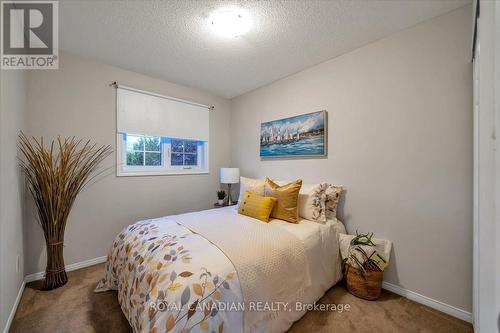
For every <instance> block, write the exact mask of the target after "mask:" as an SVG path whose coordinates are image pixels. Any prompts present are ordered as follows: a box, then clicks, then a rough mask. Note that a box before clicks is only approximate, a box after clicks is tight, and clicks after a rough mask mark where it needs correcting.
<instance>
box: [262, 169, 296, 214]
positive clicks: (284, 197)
mask: <svg viewBox="0 0 500 333" xmlns="http://www.w3.org/2000/svg"><path fill="white" fill-rule="evenodd" d="M301 186H302V179H298V180H296V181H294V182H292V183H290V184H286V185H283V186H279V185H278V184H276V183H275V182H273V181H272V180H271V179H269V178H266V185H265V186H264V194H265V195H266V196H268V197H274V198H276V199H278V201H277V202H276V205H274V208H273V210H272V212H271V217H275V218H277V219H281V220H285V221H287V222H292V223H298V222H299V209H298V201H299V191H300V187H301Z"/></svg>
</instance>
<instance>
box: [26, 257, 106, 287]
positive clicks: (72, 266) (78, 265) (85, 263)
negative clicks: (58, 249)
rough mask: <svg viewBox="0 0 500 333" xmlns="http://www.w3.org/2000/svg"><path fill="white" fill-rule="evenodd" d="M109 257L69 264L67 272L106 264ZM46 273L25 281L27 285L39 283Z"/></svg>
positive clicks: (35, 274) (39, 273)
mask: <svg viewBox="0 0 500 333" xmlns="http://www.w3.org/2000/svg"><path fill="white" fill-rule="evenodd" d="M106 258H107V256H102V257H97V258H93V259H89V260H84V261H80V262H75V263H74V264H69V265H66V272H71V271H74V270H77V269H80V268H85V267H89V266H93V265H97V264H102V263H103V262H106ZM44 274H45V272H38V273H34V274H30V275H26V277H25V278H24V281H25V282H26V283H29V282H33V281H37V280H41V279H43V276H44Z"/></svg>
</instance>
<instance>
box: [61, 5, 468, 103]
mask: <svg viewBox="0 0 500 333" xmlns="http://www.w3.org/2000/svg"><path fill="white" fill-rule="evenodd" d="M470 2H471V0H389V1H381V0H380V1H379V0H377V1H374V0H364V1H362V0H342V1H315V0H310V1H308V0H302V1H237V2H229V1H173V0H172V1H88V0H87V1H84V0H80V1H71V0H65V1H61V2H60V15H59V17H60V35H61V44H60V47H61V49H63V50H66V51H69V52H72V53H76V54H80V55H82V56H86V57H89V58H93V59H96V60H98V61H101V62H104V63H108V64H111V65H114V66H118V67H121V68H124V69H128V70H132V71H136V72H139V73H143V74H147V75H150V76H154V77H158V78H162V79H165V80H168V81H172V82H175V83H179V84H183V85H186V86H191V87H196V88H200V89H203V90H205V91H208V92H211V93H214V94H216V95H219V96H222V97H226V98H232V97H235V96H238V95H241V94H243V93H245V92H248V91H250V90H253V89H255V88H258V87H260V86H263V85H266V84H268V83H270V82H273V81H275V80H278V79H280V78H283V77H285V76H288V75H290V74H293V73H295V72H298V71H300V70H303V69H305V68H308V67H311V66H313V65H315V64H318V63H321V62H323V61H326V60H328V59H331V58H334V57H336V56H338V55H340V54H343V53H346V52H349V51H351V50H353V49H355V48H358V47H360V46H362V45H365V44H367V43H370V42H373V41H375V40H377V39H379V38H382V37H385V36H387V35H390V34H392V33H394V32H396V31H399V30H401V29H404V28H407V27H410V26H413V25H415V24H417V23H419V22H422V21H424V20H427V19H430V18H432V17H435V16H438V15H442V14H444V13H447V12H449V11H451V10H453V9H456V8H458V7H461V6H463V5H465V4H468V3H470ZM231 5H232V6H237V7H239V8H242V9H244V10H246V11H247V12H248V13H249V14H250V15H251V16H252V21H253V28H252V29H251V30H250V31H249V32H248V33H247V34H245V35H244V36H242V37H238V38H230V39H224V38H221V37H217V36H215V35H214V34H213V33H212V31H211V30H210V29H209V27H208V23H207V18H208V16H209V14H210V13H211V12H212V11H213V10H216V9H219V8H223V7H227V6H231Z"/></svg>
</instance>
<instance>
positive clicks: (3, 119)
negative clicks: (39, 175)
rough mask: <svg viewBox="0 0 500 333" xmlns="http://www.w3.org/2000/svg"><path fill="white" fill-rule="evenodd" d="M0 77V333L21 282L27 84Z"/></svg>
mask: <svg viewBox="0 0 500 333" xmlns="http://www.w3.org/2000/svg"><path fill="white" fill-rule="evenodd" d="M0 76H1V80H0V81H1V82H0V90H1V94H0V330H2V331H3V328H4V326H5V324H6V322H7V318H8V316H9V313H10V311H11V309H12V306H13V305H14V301H15V299H16V296H17V293H18V291H19V288H20V287H21V283H22V281H23V278H24V272H23V223H22V221H23V206H24V201H23V195H24V190H23V188H24V183H23V180H22V175H21V173H20V170H19V168H18V161H17V145H16V144H17V136H18V134H19V131H20V130H23V129H24V128H25V122H26V108H27V105H26V91H27V81H26V73H25V72H24V71H19V70H18V71H6V70H2V71H0ZM18 257H19V271H18V270H17V266H18V262H17V261H18Z"/></svg>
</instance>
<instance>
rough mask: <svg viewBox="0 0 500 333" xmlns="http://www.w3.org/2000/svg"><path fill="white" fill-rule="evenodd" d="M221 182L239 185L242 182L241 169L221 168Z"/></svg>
mask: <svg viewBox="0 0 500 333" xmlns="http://www.w3.org/2000/svg"><path fill="white" fill-rule="evenodd" d="M220 182H221V183H222V184H237V183H239V182H240V169H239V168H220Z"/></svg>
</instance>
